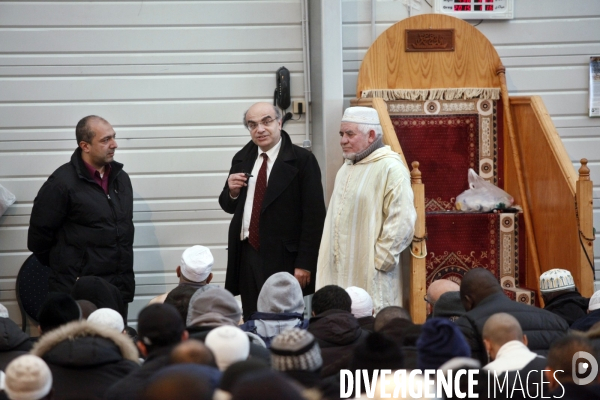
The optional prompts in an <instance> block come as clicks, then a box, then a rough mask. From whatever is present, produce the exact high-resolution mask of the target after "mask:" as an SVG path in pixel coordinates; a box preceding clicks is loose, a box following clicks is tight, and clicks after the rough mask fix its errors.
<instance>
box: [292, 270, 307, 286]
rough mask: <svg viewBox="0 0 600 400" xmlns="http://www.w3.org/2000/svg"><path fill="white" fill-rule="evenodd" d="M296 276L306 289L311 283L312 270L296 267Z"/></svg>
mask: <svg viewBox="0 0 600 400" xmlns="http://www.w3.org/2000/svg"><path fill="white" fill-rule="evenodd" d="M294 276H295V277H296V279H298V283H300V287H301V288H302V289H304V288H305V287H306V286H308V284H309V283H310V271H307V270H305V269H301V268H296V269H294Z"/></svg>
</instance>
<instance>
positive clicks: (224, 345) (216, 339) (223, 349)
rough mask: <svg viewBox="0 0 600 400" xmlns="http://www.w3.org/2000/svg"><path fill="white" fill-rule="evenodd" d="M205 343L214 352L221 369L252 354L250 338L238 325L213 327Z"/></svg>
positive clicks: (223, 369)
mask: <svg viewBox="0 0 600 400" xmlns="http://www.w3.org/2000/svg"><path fill="white" fill-rule="evenodd" d="M204 344H206V347H208V348H209V349H210V350H211V351H212V352H213V354H214V356H215V361H216V362H217V365H218V366H219V369H220V370H221V371H225V370H226V369H227V367H229V366H230V365H231V364H233V363H234V362H237V361H242V360H245V359H247V358H248V355H249V354H250V339H248V335H246V333H245V332H244V331H242V330H241V329H240V328H238V327H236V326H229V325H223V326H219V327H218V328H214V329H212V330H211V331H210V332H209V333H208V335H206V339H205V341H204Z"/></svg>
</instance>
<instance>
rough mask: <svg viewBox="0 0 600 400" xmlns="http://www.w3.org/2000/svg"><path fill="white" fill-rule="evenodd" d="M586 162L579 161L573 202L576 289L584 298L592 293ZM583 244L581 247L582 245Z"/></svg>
mask: <svg viewBox="0 0 600 400" xmlns="http://www.w3.org/2000/svg"><path fill="white" fill-rule="evenodd" d="M587 163H588V160H587V159H585V158H582V159H581V168H579V179H578V180H577V182H576V184H575V200H576V201H577V204H576V207H577V208H576V212H577V229H578V231H579V232H578V236H579V239H580V242H579V243H577V245H578V246H579V263H578V266H579V268H580V269H579V271H580V277H581V278H580V280H581V281H580V282H578V283H577V288H578V289H579V291H580V292H581V295H582V296H584V297H590V296H591V295H592V294H593V293H594V271H593V267H592V266H593V263H594V239H595V236H594V221H593V213H594V200H593V193H592V192H593V189H594V183H593V182H592V181H591V180H590V169H589V168H588V166H587ZM582 244H583V245H582Z"/></svg>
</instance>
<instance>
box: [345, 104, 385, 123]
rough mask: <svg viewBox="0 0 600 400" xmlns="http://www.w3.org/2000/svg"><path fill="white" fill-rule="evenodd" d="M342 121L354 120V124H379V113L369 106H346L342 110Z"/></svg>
mask: <svg viewBox="0 0 600 400" xmlns="http://www.w3.org/2000/svg"><path fill="white" fill-rule="evenodd" d="M342 122H354V123H356V124H369V125H379V124H380V123H379V114H377V110H376V109H374V108H371V107H348V108H346V111H344V116H343V117H342Z"/></svg>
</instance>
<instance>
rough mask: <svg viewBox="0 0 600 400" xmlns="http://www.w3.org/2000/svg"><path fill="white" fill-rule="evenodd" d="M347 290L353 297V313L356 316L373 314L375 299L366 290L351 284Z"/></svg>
mask: <svg viewBox="0 0 600 400" xmlns="http://www.w3.org/2000/svg"><path fill="white" fill-rule="evenodd" d="M346 292H347V293H348V294H349V295H350V298H351V299H352V315H354V317H355V318H363V317H368V316H370V315H373V299H371V296H369V293H367V291H366V290H364V289H362V288H359V287H356V286H350V287H349V288H347V289H346Z"/></svg>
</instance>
